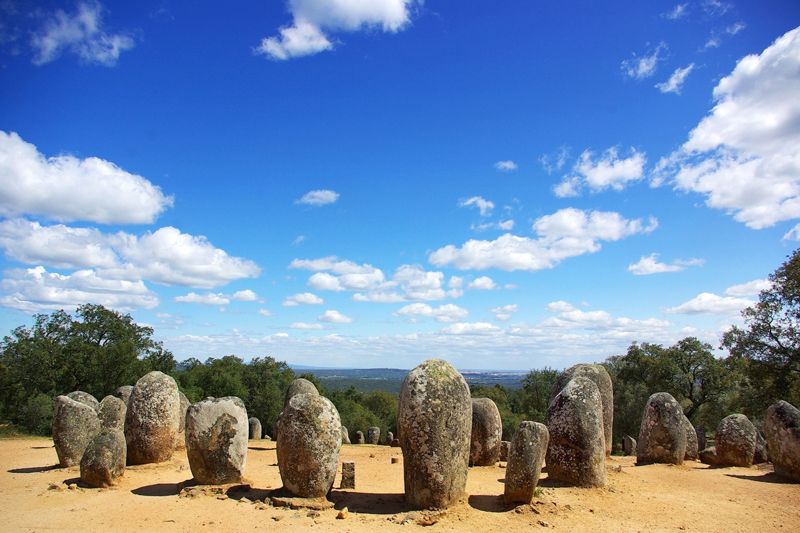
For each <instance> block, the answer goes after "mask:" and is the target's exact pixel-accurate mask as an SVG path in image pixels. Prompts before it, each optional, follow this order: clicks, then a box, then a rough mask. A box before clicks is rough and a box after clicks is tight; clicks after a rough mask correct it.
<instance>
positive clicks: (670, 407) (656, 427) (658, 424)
mask: <svg viewBox="0 0 800 533" xmlns="http://www.w3.org/2000/svg"><path fill="white" fill-rule="evenodd" d="M684 418H685V417H684V415H683V409H682V408H681V406H680V404H679V403H678V402H677V401H675V398H673V397H672V395H671V394H669V393H667V392H657V393H655V394H653V395H652V396H650V398H649V399H648V400H647V404H646V405H645V406H644V414H643V415H642V424H641V427H640V429H639V440H638V442H637V445H636V464H639V465H646V464H651V463H667V464H675V465H679V464H682V463H683V458H684V457H685V456H686V426H685V425H684V422H683V419H684Z"/></svg>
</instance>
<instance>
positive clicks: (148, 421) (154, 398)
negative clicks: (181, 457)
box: [125, 371, 181, 465]
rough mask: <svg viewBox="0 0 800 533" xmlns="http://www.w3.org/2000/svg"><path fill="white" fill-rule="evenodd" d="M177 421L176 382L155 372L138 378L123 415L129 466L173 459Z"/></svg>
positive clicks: (177, 399) (178, 406) (177, 395)
mask: <svg viewBox="0 0 800 533" xmlns="http://www.w3.org/2000/svg"><path fill="white" fill-rule="evenodd" d="M180 422H181V421H180V395H179V394H178V385H177V384H176V383H175V380H174V379H172V377H170V376H168V375H166V374H163V373H161V372H158V371H153V372H150V373H148V374H146V375H144V376H143V377H142V378H141V379H139V381H137V382H136V385H135V386H134V387H133V391H131V398H130V401H129V403H128V412H127V414H126V416H125V440H126V441H127V444H128V464H132V465H137V464H145V463H160V462H163V461H166V460H168V459H169V458H170V457H172V452H173V451H174V450H175V443H176V439H177V435H178V429H179V428H180Z"/></svg>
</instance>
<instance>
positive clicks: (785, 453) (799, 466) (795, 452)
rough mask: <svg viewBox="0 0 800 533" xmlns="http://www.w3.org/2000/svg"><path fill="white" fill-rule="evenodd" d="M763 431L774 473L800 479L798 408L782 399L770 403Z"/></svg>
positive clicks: (799, 412) (799, 423) (796, 479)
mask: <svg viewBox="0 0 800 533" xmlns="http://www.w3.org/2000/svg"><path fill="white" fill-rule="evenodd" d="M764 433H765V434H766V437H767V446H768V447H769V455H770V457H771V459H772V464H773V466H774V467H775V473H776V474H778V475H779V476H783V477H785V478H788V479H793V480H795V481H800V409H797V408H796V407H795V406H794V405H792V404H790V403H789V402H786V401H783V400H780V401H779V402H777V403H774V404H772V405H770V406H769V408H768V409H767V415H766V419H765V420H764Z"/></svg>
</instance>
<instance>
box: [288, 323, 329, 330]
mask: <svg viewBox="0 0 800 533" xmlns="http://www.w3.org/2000/svg"><path fill="white" fill-rule="evenodd" d="M289 328H291V329H323V326H322V324H319V323H317V322H292V323H291V324H289Z"/></svg>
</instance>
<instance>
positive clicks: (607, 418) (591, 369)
mask: <svg viewBox="0 0 800 533" xmlns="http://www.w3.org/2000/svg"><path fill="white" fill-rule="evenodd" d="M576 376H582V377H585V378H589V379H591V380H592V381H594V384H595V385H597V390H599V391H600V399H601V401H602V402H603V435H604V437H605V443H606V455H611V446H612V444H613V441H612V431H613V428H614V385H613V383H612V381H611V376H610V375H609V373H608V370H606V367H604V366H603V365H591V364H585V363H581V364H577V365H575V366H571V367H569V368H568V369H566V370H564V372H562V373H561V374H560V375H559V376H558V379H557V380H556V383H555V385H554V386H553V390H552V391H551V393H550V401H552V400H553V398H555V397H556V394H558V393H559V392H561V389H563V388H564V387H565V386H566V385H567V383H568V382H569V380H571V379H572V378H574V377H576Z"/></svg>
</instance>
